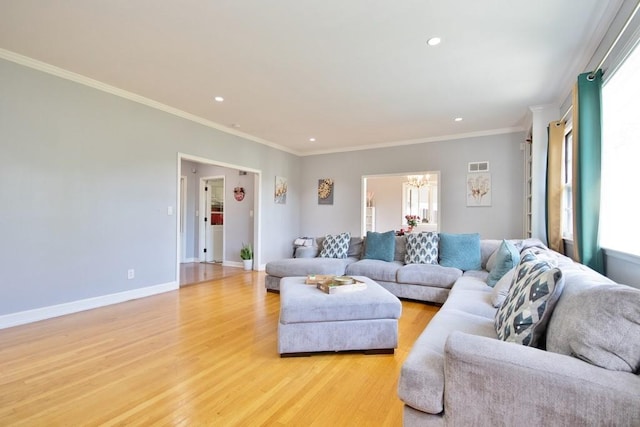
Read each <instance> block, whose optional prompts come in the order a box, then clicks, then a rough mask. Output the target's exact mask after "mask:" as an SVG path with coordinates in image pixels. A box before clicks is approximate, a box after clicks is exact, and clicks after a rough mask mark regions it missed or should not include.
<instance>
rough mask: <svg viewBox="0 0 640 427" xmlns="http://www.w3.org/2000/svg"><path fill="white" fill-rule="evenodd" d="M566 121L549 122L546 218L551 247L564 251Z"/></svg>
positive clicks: (557, 250)
mask: <svg viewBox="0 0 640 427" xmlns="http://www.w3.org/2000/svg"><path fill="white" fill-rule="evenodd" d="M564 124H565V123H564V121H562V120H560V121H556V122H551V123H549V127H548V128H547V132H548V137H549V146H548V148H547V185H546V190H547V191H546V193H547V196H546V209H545V213H546V215H545V218H546V224H547V242H548V244H549V248H551V249H553V250H554V251H556V252H560V253H564V245H563V244H562V190H563V185H564V182H563V179H562V157H563V156H562V154H563V153H562V148H563V145H564Z"/></svg>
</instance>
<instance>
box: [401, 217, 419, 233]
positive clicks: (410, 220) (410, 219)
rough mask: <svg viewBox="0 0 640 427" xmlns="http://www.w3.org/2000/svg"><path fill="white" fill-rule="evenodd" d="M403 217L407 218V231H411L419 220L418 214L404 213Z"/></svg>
mask: <svg viewBox="0 0 640 427" xmlns="http://www.w3.org/2000/svg"><path fill="white" fill-rule="evenodd" d="M404 218H405V219H406V220H407V225H408V226H409V230H408V231H409V233H411V232H412V231H413V227H416V226H417V225H418V223H419V222H420V217H419V216H418V215H405V216H404Z"/></svg>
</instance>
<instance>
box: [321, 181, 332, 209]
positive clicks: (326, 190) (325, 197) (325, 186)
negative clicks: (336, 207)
mask: <svg viewBox="0 0 640 427" xmlns="http://www.w3.org/2000/svg"><path fill="white" fill-rule="evenodd" d="M318 204H319V205H333V179H331V178H322V179H319V180H318Z"/></svg>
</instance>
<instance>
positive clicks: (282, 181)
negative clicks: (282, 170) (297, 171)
mask: <svg viewBox="0 0 640 427" xmlns="http://www.w3.org/2000/svg"><path fill="white" fill-rule="evenodd" d="M274 200H275V202H276V204H278V205H285V204H287V178H285V177H282V176H276V186H275V193H274Z"/></svg>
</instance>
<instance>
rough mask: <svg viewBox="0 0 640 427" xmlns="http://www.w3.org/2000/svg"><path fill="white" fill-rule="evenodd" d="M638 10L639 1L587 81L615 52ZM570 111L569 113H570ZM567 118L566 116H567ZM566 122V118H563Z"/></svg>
mask: <svg viewBox="0 0 640 427" xmlns="http://www.w3.org/2000/svg"><path fill="white" fill-rule="evenodd" d="M638 9H640V1H638V3H637V4H636V7H635V8H634V9H633V12H631V15H629V18H627V21H626V22H625V23H624V25H623V26H622V29H621V30H620V32H619V33H618V35H617V36H616V39H615V40H614V41H613V43H611V46H610V47H609V50H607V53H605V54H604V57H603V58H602V61H600V63H599V64H598V66H597V67H596V68H595V70H593V71H592V72H591V73H590V74H589V75H588V76H587V80H589V81H591V80H593V79H595V78H596V73H597V72H598V70H599V69H600V68H601V67H602V66H603V65H604V61H606V60H607V58H608V57H609V55H610V54H611V51H613V48H615V47H616V44H618V42H619V41H620V38H621V37H622V34H624V32H625V31H626V29H627V27H628V26H629V24H631V20H632V19H633V17H634V16H636V13H637V12H638ZM568 112H569V111H567V113H568ZM565 116H566V114H565ZM563 120H564V117H563Z"/></svg>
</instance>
